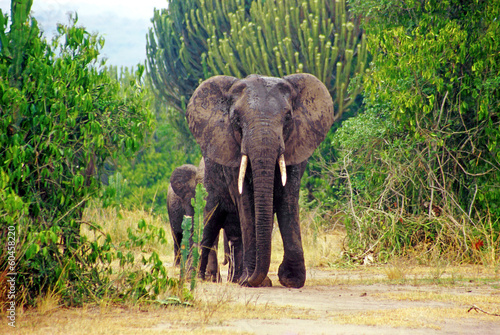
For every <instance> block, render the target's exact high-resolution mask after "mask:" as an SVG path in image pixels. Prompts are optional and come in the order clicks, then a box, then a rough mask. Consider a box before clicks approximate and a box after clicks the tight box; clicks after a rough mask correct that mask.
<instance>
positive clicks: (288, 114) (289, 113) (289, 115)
mask: <svg viewBox="0 0 500 335" xmlns="http://www.w3.org/2000/svg"><path fill="white" fill-rule="evenodd" d="M291 120H292V111H291V110H290V109H289V110H287V111H286V113H285V122H290V121H291Z"/></svg>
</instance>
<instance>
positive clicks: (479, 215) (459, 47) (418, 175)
mask: <svg viewBox="0 0 500 335" xmlns="http://www.w3.org/2000/svg"><path fill="white" fill-rule="evenodd" d="M351 5H352V9H353V10H354V11H355V12H357V13H360V14H362V15H364V16H365V17H366V20H365V21H364V25H365V28H366V30H367V41H368V45H369V48H370V49H371V50H372V52H374V60H373V66H372V69H371V75H370V76H367V77H365V79H366V80H365V108H366V113H365V114H362V115H359V116H358V117H356V118H354V119H351V120H348V121H347V122H344V123H343V125H342V128H341V129H339V131H338V132H337V134H336V135H335V139H334V141H333V144H334V145H335V146H337V147H338V148H339V152H338V155H339V156H338V161H337V162H336V163H335V164H334V165H330V166H328V169H329V171H330V173H327V175H328V178H330V180H331V183H332V185H337V187H336V188H332V189H333V190H332V193H331V194H335V195H336V196H338V197H339V198H340V200H341V201H340V204H339V207H341V208H343V209H345V210H346V211H347V212H348V213H349V215H350V229H349V233H350V240H351V241H352V242H353V243H354V245H356V246H357V247H359V248H360V249H361V250H362V251H367V250H372V249H373V248H375V247H376V248H380V249H382V250H385V251H386V252H389V253H393V252H396V253H398V252H404V249H405V248H407V247H416V245H418V244H419V243H420V244H421V245H427V247H426V248H434V249H439V250H445V246H446V245H452V246H453V248H454V250H453V252H454V253H455V254H456V255H460V256H470V255H471V252H473V251H474V248H475V247H474V246H477V243H476V242H477V241H476V242H474V241H475V239H476V238H478V236H481V239H482V240H481V241H482V243H483V244H484V248H486V247H488V248H492V249H490V250H492V252H493V254H494V253H498V248H496V247H495V244H496V243H498V238H499V235H500V225H499V222H500V220H499V219H498V218H500V209H499V205H498V204H499V203H500V202H499V199H500V188H499V186H498V185H500V179H499V175H500V174H499V173H498V172H499V170H500V164H499V159H500V156H499V150H498V147H497V143H499V142H498V140H499V136H500V119H499V115H498V111H499V106H500V90H499V87H500V81H499V80H498V78H499V76H500V66H499V64H500V63H499V62H500V54H499V53H498V50H500V38H499V36H500V24H499V22H498V17H500V2H499V1H491V2H477V1H466V2H464V1H425V2H405V3H401V2H400V1H392V0H387V1H382V2H379V1H353V2H351ZM334 180H335V182H334ZM379 223H380V225H379ZM388 229H390V230H388ZM486 241H490V242H488V243H486ZM491 241H494V242H491ZM474 243H476V244H474ZM483 244H481V245H483Z"/></svg>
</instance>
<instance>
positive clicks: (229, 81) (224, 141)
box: [186, 76, 240, 167]
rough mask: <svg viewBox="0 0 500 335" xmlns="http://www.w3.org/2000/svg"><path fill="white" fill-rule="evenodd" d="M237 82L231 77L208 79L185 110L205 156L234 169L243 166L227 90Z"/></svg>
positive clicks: (194, 94) (197, 90) (191, 128)
mask: <svg viewBox="0 0 500 335" xmlns="http://www.w3.org/2000/svg"><path fill="white" fill-rule="evenodd" d="M237 80H238V79H237V78H234V77H230V76H215V77H212V78H210V79H208V80H205V81H204V82H203V83H201V85H200V86H199V87H198V88H197V89H196V90H195V91H194V93H193V96H192V97H191V99H190V100H189V104H188V106H187V110H186V118H187V122H188V125H189V129H190V130H191V132H192V133H193V135H194V138H195V139H196V142H197V143H198V144H199V145H200V147H201V151H202V154H203V156H204V157H208V158H210V159H212V160H213V161H215V162H216V163H218V164H221V165H225V166H232V167H237V166H239V164H240V147H239V144H238V143H237V142H236V141H235V139H234V135H233V128H232V126H231V123H230V120H229V108H230V105H231V101H230V99H229V95H228V91H229V90H230V88H231V86H233V84H234V83H235V82H236V81H237Z"/></svg>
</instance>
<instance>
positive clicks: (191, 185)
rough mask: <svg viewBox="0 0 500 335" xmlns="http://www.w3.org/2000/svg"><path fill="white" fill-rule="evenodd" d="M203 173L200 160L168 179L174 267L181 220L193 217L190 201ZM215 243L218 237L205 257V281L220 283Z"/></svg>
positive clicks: (177, 170) (183, 167)
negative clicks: (195, 164)
mask: <svg viewBox="0 0 500 335" xmlns="http://www.w3.org/2000/svg"><path fill="white" fill-rule="evenodd" d="M204 171H205V163H204V160H203V159H202V160H201V162H200V164H199V166H198V168H197V167H196V166H194V165H191V164H185V165H182V166H180V167H178V168H176V169H175V170H174V172H173V173H172V175H171V177H170V184H169V186H168V192H167V210H168V217H169V221H170V228H171V230H172V237H173V240H174V259H175V264H176V265H179V264H180V258H181V255H180V245H181V242H182V235H183V230H182V227H181V226H182V220H183V218H184V215H187V216H191V217H192V216H193V215H194V208H193V206H192V205H191V199H192V198H194V197H195V192H196V186H197V185H198V184H199V183H203V176H204ZM217 241H218V235H217V238H216V239H215V240H214V243H213V244H212V245H214V244H215V248H210V252H209V255H207V262H208V265H206V267H208V270H207V276H208V278H207V279H211V280H212V281H220V274H219V271H218V262H217V250H216V245H217ZM192 244H193V240H192V237H190V245H191V246H192ZM226 244H227V243H226Z"/></svg>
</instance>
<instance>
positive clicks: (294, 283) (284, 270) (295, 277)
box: [278, 263, 306, 288]
mask: <svg viewBox="0 0 500 335" xmlns="http://www.w3.org/2000/svg"><path fill="white" fill-rule="evenodd" d="M278 278H279V281H280V284H281V285H283V286H285V287H290V288H301V287H303V286H304V283H305V282H306V269H305V266H302V267H301V268H299V269H294V268H293V267H287V266H285V265H284V263H282V264H281V265H280V267H279V270H278Z"/></svg>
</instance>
